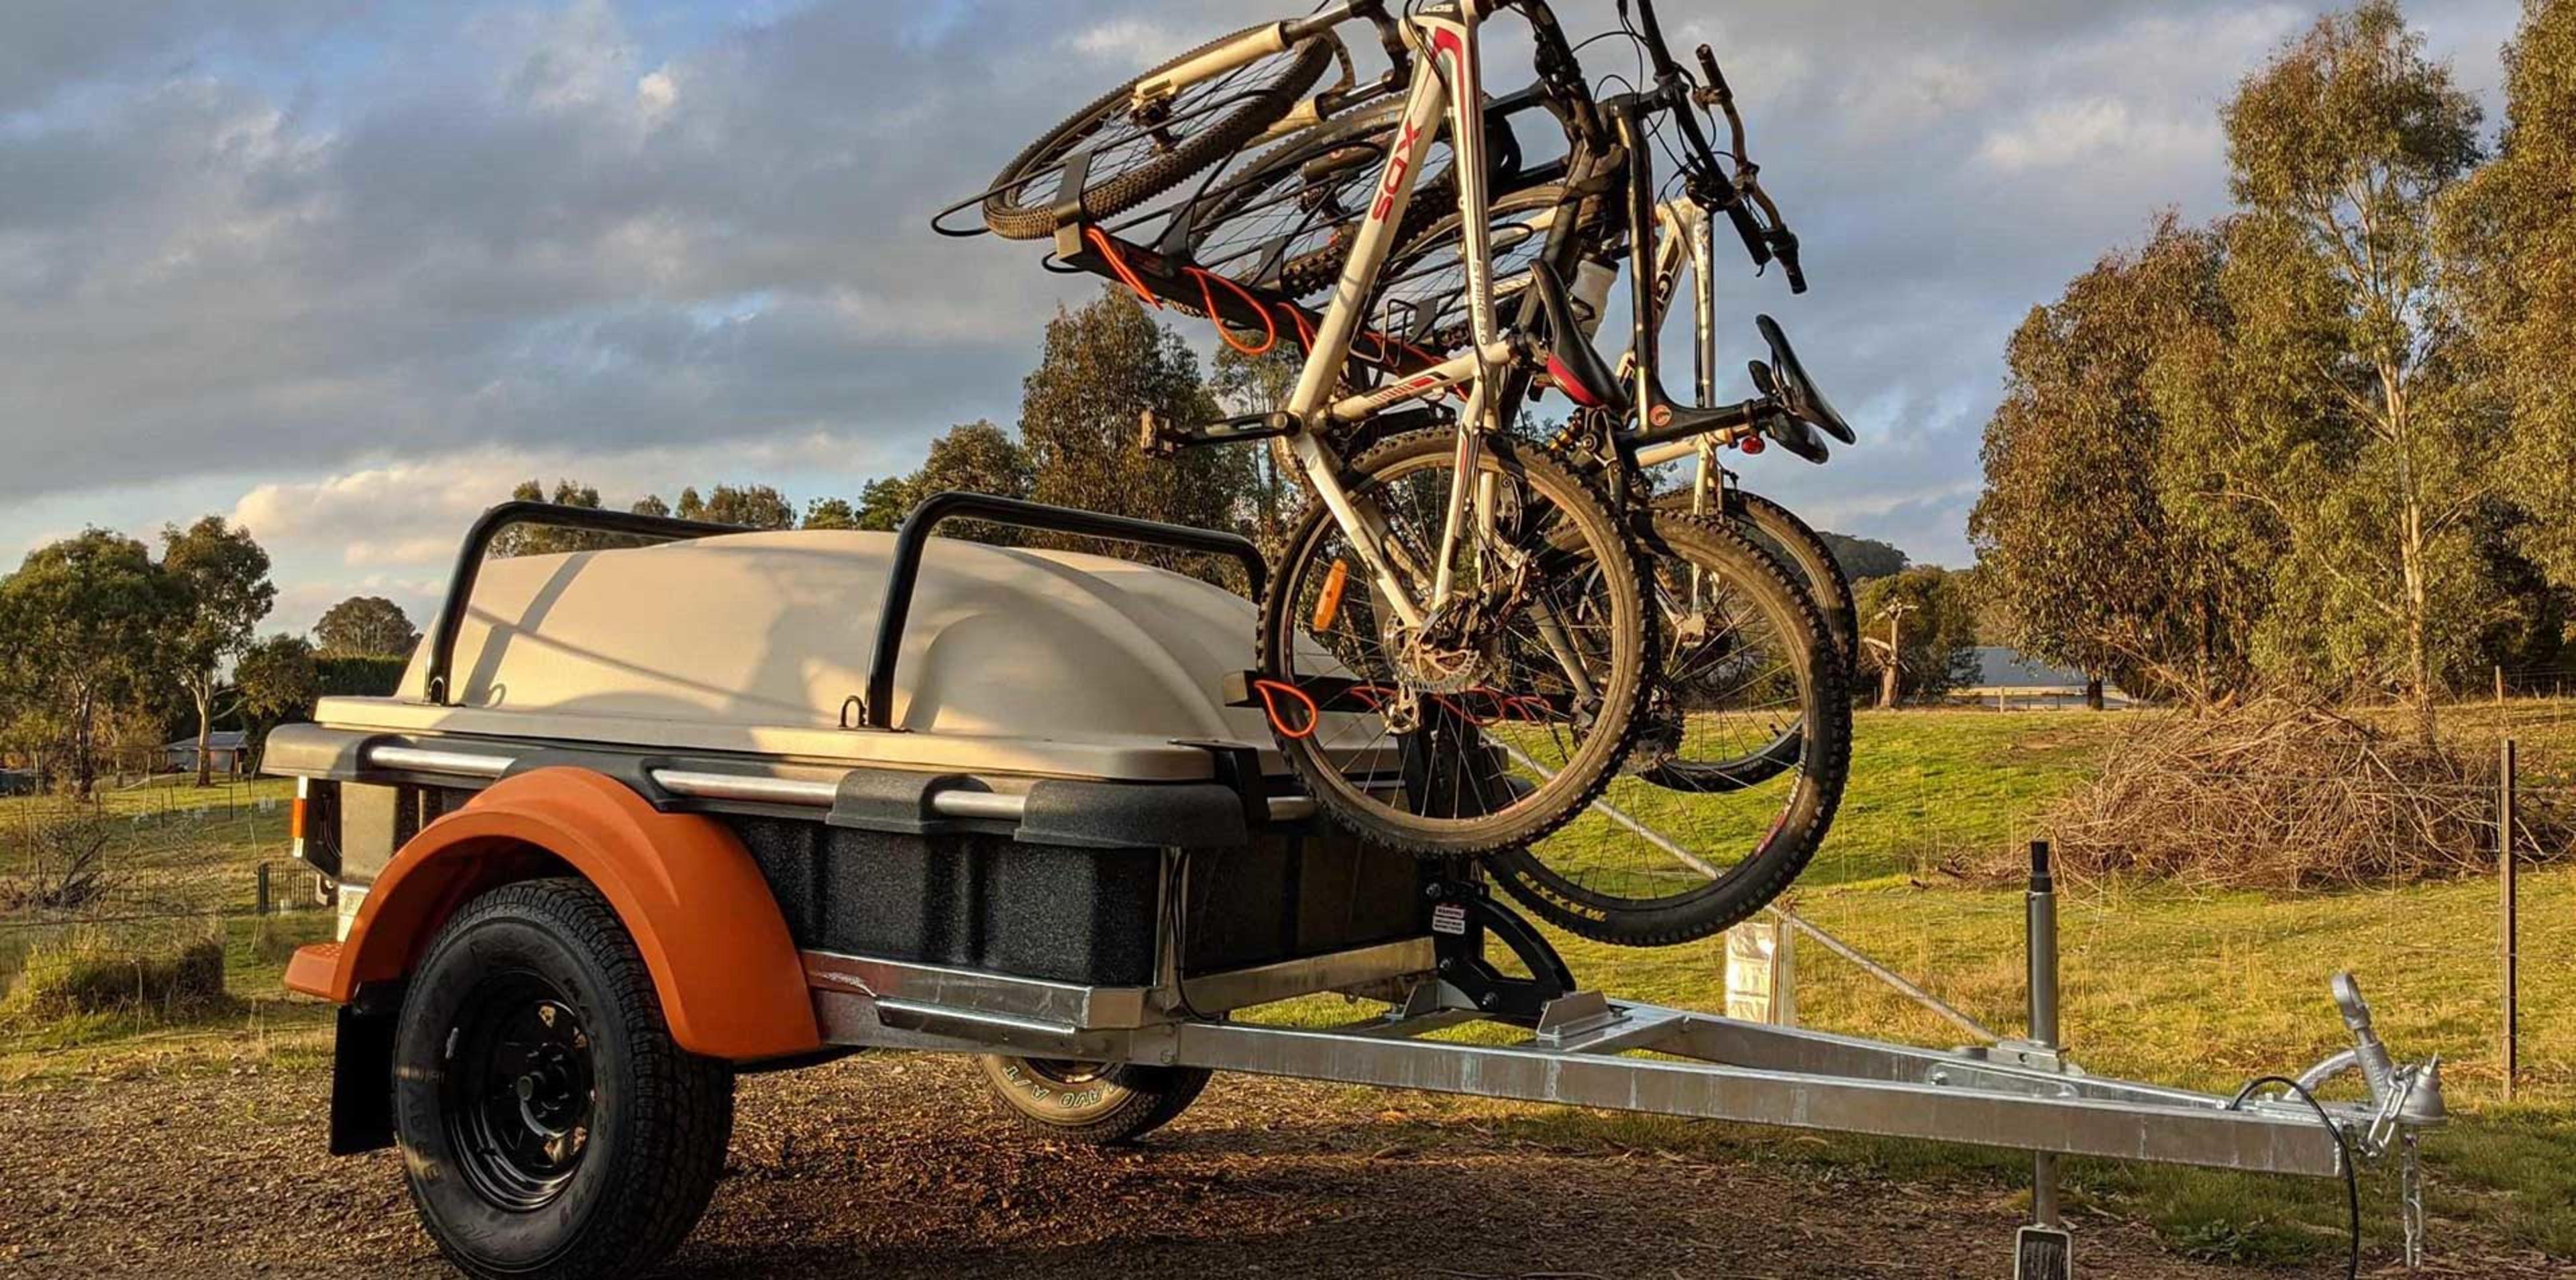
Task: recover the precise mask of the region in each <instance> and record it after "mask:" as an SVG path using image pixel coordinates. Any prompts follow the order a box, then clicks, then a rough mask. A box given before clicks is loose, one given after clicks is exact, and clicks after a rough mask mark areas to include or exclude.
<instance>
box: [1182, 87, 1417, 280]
mask: <svg viewBox="0 0 2576 1280" xmlns="http://www.w3.org/2000/svg"><path fill="white" fill-rule="evenodd" d="M1405 106H1406V103H1405V102H1404V100H1403V99H1400V98H1399V99H1396V100H1394V101H1391V102H1388V103H1386V104H1384V105H1382V106H1379V107H1374V108H1371V109H1368V110H1365V111H1362V112H1360V113H1358V114H1356V115H1353V116H1351V117H1349V118H1347V119H1343V120H1335V121H1330V122H1327V123H1325V124H1322V125H1318V126H1316V127H1315V128H1312V129H1308V130H1306V131H1304V132H1302V133H1299V134H1296V135H1295V136H1293V137H1291V138H1289V139H1288V140H1287V141H1285V142H1282V143H1280V144H1279V145H1277V146H1275V147H1272V148H1271V149H1269V150H1268V151H1265V152H1262V153H1261V154H1260V155H1258V156H1255V157H1253V158H1252V160H1250V161H1249V162H1248V163H1246V164H1244V165H1243V166H1242V167H1241V170H1240V172H1230V173H1228V174H1226V175H1225V178H1224V180H1223V181H1221V182H1219V183H1217V184H1216V185H1215V186H1214V187H1212V188H1210V189H1209V190H1208V191H1207V192H1205V193H1204V194H1202V195H1200V196H1199V197H1198V198H1197V199H1196V200H1193V201H1192V202H1191V204H1190V207H1189V209H1188V210H1187V211H1186V212H1185V213H1184V214H1183V215H1182V217H1183V218H1185V219H1186V220H1187V224H1188V226H1189V228H1190V234H1189V244H1190V259H1191V260H1192V261H1193V262H1196V263H1197V264H1198V265H1200V266H1202V267H1205V268H1207V269H1209V270H1211V271H1214V272H1216V273H1218V274H1220V275H1225V276H1230V277H1234V278H1237V279H1242V280H1244V281H1245V283H1249V284H1253V285H1256V286H1262V287H1267V288H1270V289H1273V290H1275V291H1277V292H1279V293H1280V294H1283V295H1285V296H1287V297H1291V298H1302V297H1305V296H1306V295H1308V294H1311V293H1316V292H1320V291H1322V290H1325V289H1329V288H1331V287H1332V286H1333V285H1334V283H1335V282H1337V281H1338V280H1339V279H1340V278H1341V274H1342V264H1343V262H1344V261H1345V260H1347V259H1348V258H1349V257H1350V252H1351V240H1352V237H1353V235H1354V234H1355V233H1356V230H1357V228H1358V226H1359V221H1360V219H1361V218H1362V217H1363V216H1364V215H1365V214H1366V213H1367V212H1368V207H1369V202H1370V201H1371V199H1372V198H1373V197H1374V196H1375V195H1376V192H1377V188H1378V184H1379V182H1380V181H1382V180H1383V178H1384V176H1385V172H1386V164H1387V161H1386V153H1387V148H1388V147H1389V146H1391V145H1393V139H1394V132H1395V130H1396V128H1397V127H1398V126H1399V125H1400V124H1401V123H1402V121H1403V118H1404V110H1405ZM1447 136H1448V135H1447V134H1446V132H1445V131H1444V132H1443V133H1442V134H1441V135H1440V141H1439V143H1438V144H1437V145H1439V146H1440V147H1441V148H1442V151H1441V153H1440V155H1439V157H1437V158H1435V159H1433V160H1432V161H1430V162H1429V163H1427V164H1426V165H1425V168H1426V170H1427V172H1426V173H1424V174H1423V175H1422V176H1421V177H1420V178H1419V179H1418V180H1417V181H1416V183H1415V185H1414V189H1413V198H1412V200H1411V201H1410V202H1409V203H1407V204H1406V205H1405V209H1404V217H1403V218H1402V219H1401V220H1400V221H1399V222H1398V223H1397V224H1396V233H1395V237H1394V240H1393V243H1394V244H1398V245H1401V244H1404V243H1405V242H1407V241H1409V240H1411V239H1413V238H1414V237H1415V236H1417V235H1419V234H1420V233H1421V231H1422V229H1423V228H1424V227H1427V226H1429V225H1430V224H1431V223H1432V222H1434V221H1437V220H1438V219H1439V218H1440V216H1441V215H1442V214H1443V213H1444V212H1446V213H1449V214H1450V215H1452V216H1455V214H1456V211H1457V207H1458V196H1457V188H1456V187H1455V185H1454V183H1455V181H1456V175H1455V174H1453V173H1452V172H1451V171H1450V167H1449V162H1448V159H1447V151H1446V146H1447V141H1446V140H1447ZM1274 239H1277V240H1284V241H1285V244H1284V245H1282V246H1280V247H1279V250H1278V257H1279V263H1278V266H1277V267H1276V269H1275V270H1273V271H1268V272H1257V273H1255V274H1254V275H1253V276H1251V277H1250V278H1247V277H1246V276H1245V268H1246V267H1247V266H1251V265H1257V263H1252V262H1250V261H1248V260H1249V259H1251V257H1252V255H1253V254H1254V253H1256V252H1258V253H1263V254H1265V255H1266V254H1268V253H1269V252H1270V251H1271V249H1272V244H1271V242H1272V241H1273V240H1274Z"/></svg>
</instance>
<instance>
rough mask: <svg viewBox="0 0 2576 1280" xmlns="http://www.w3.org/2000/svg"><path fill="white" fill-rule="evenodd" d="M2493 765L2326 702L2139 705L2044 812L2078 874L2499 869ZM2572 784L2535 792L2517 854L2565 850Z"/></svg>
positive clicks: (2422, 875) (2200, 878) (2320, 883)
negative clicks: (2170, 711)
mask: <svg viewBox="0 0 2576 1280" xmlns="http://www.w3.org/2000/svg"><path fill="white" fill-rule="evenodd" d="M2496 784H2497V765H2496V762H2495V760H2494V759H2493V758H2492V757H2491V756H2489V755H2487V754H2485V753H2483V752H2477V751H2462V750H2459V749H2458V748H2456V747H2454V746H2451V745H2449V744H2443V745H2437V746H2426V745H2424V744H2423V743H2420V742H2417V741H2414V740H2412V739H2406V738H2397V737H2393V736H2391V735H2389V734H2387V733H2385V732H2383V731H2381V730H2379V729H2377V728H2375V727H2373V726H2371V725H2368V724H2364V723H2362V722H2360V721H2357V720H2353V719H2350V718H2348V717H2346V716H2343V715H2339V714H2337V713H2336V712H2334V711H2332V710H2330V709H2326V708H2323V707H2318V706H2313V705H2308V704H2303V703H2299V702H2295V701H2291V700H2288V699H2284V698H2277V697H2273V698H2259V699H2255V700H2253V701H2250V702H2248V703H2245V704H2243V705H2240V706H2236V707H2232V708H2227V709H2223V710H2219V711H2215V712H2211V713H2208V714H2204V715H2199V716H2181V715H2176V716H2170V717H2159V716H2152V715H2140V716H2139V717H2138V718H2137V723H2136V725H2135V728H2134V730H2133V731H2131V732H2129V733H2125V734H2123V735H2122V736H2121V738H2120V740H2119V741H2118V743H2117V744H2116V745H2115V746H2114V747H2113V748H2112V749H2111V750H2110V752H2109V753H2108V754H2107V755H2106V756H2105V757H2104V759H2103V762H2102V767H2101V772H2100V774H2099V776H2097V777H2096V778H2094V779H2093V780H2092V781H2090V782H2088V783H2086V784H2085V785H2083V786H2082V787H2080V788H2078V789H2077V790H2075V791H2073V792H2071V793H2070V794H2068V795H2067V796H2066V797H2064V798H2063V799H2062V800H2060V801H2059V802H2058V803H2057V804H2056V805H2055V806H2054V807H2053V808H2052V809H2051V810H2050V811H2049V812H2048V813H2047V814H2046V815H2045V817H2044V819H2043V823H2042V825H2043V828H2044V829H2046V830H2048V831H2049V833H2050V834H2051V836H2052V837H2053V839H2054V841H2055V844H2056V849H2057V861H2058V865H2059V866H2060V867H2061V868H2063V869H2065V870H2066V871H2067V872H2069V873H2070V874H2073V875H2075V876H2077V877H2079V878H2086V877H2090V878H2101V877H2108V876H2120V875H2133V876H2147V877H2154V878H2160V879H2167V880H2173V881H2178V882H2181V883H2184V884H2189V885H2195V886H2206V887H2223V888H2273V889H2291V888H2333V887H2344V886H2358V885H2385V884H2390V883H2405V882H2413V881H2419V880H2433V879H2442V878H2446V877H2452V876H2462V875H2470V874H2476V873H2480V872H2488V871H2493V870H2494V869H2495V865H2496V861H2495V837H2496V790H2497V786H2496ZM2571 816H2576V815H2571V814H2570V813H2569V811H2568V806H2567V804H2566V802H2565V800H2564V798H2563V797H2553V796H2548V795H2532V796H2526V797H2525V798H2524V800H2523V803H2522V804H2521V806H2520V812H2519V818H2520V822H2521V824H2522V827H2523V829H2524V832H2525V834H2524V836H2523V843H2522V849H2523V853H2524V856H2526V857H2528V856H2531V854H2532V853H2533V851H2534V850H2548V851H2556V850H2564V849H2566V848H2568V845H2569V839H2570V836H2571V835H2576V822H2571Z"/></svg>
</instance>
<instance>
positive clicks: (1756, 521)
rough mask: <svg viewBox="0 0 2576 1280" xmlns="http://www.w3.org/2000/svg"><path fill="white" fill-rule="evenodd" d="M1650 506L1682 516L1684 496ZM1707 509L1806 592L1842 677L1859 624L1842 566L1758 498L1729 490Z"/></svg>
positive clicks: (1794, 521)
mask: <svg viewBox="0 0 2576 1280" xmlns="http://www.w3.org/2000/svg"><path fill="white" fill-rule="evenodd" d="M1655 505H1656V506H1657V507H1658V508H1660V509H1662V510H1665V511H1672V512H1676V513H1687V512H1689V510H1690V494H1689V492H1688V491H1683V492H1681V493H1669V494H1666V495H1664V496H1663V497H1661V498H1658V499H1656V500H1655ZM1711 505H1712V506H1713V507H1718V508H1719V509H1720V510H1722V511H1723V512H1724V513H1725V515H1726V518H1727V519H1728V520H1729V521H1731V522H1733V523H1734V524H1735V525H1736V526H1737V527H1738V528H1741V529H1743V530H1744V531H1746V532H1748V533H1750V534H1752V535H1753V541H1754V542H1755V543H1757V544H1759V545H1760V546H1761V548H1762V549H1763V550H1765V551H1768V552H1770V553H1771V554H1772V555H1773V556H1774V557H1776V558H1777V559H1778V560H1779V561H1780V565H1781V567H1782V568H1785V569H1787V570H1789V572H1790V576H1791V577H1793V578H1795V579H1797V580H1798V583H1799V585H1800V586H1803V587H1805V588H1806V589H1807V596H1808V598H1809V599H1812V600H1814V601H1815V602H1816V611H1817V612H1818V613H1821V614H1823V615H1824V619H1825V631H1826V633H1827V634H1828V635H1830V636H1832V637H1833V642H1834V652H1835V653H1837V654H1840V655H1842V660H1843V671H1844V674H1845V678H1847V679H1848V678H1849V674H1850V672H1851V670H1852V660H1853V657H1854V656H1855V650H1856V647H1857V646H1858V644H1859V639H1858V637H1859V635H1860V622H1859V615H1858V612H1857V611H1856V609H1855V607H1854V606H1853V604H1852V587H1851V579H1850V578H1849V577H1847V576H1845V575H1844V573H1843V566H1842V562H1841V561H1839V560H1836V559H1835V558H1834V549H1833V547H1832V546H1830V545H1828V544H1827V543H1826V542H1825V540H1824V538H1823V536H1821V535H1819V534H1818V533H1817V532H1816V530H1815V527H1814V526H1813V525H1810V524H1808V523H1807V522H1806V521H1804V520H1802V519H1799V518H1798V515H1797V513H1796V512H1793V511H1791V510H1789V509H1788V508H1787V507H1784V506H1781V505H1780V504H1779V503H1777V502H1773V501H1772V500H1770V499H1769V498H1765V497H1763V496H1762V495H1761V494H1758V493H1754V492H1751V491H1749V490H1745V489H1734V488H1731V489H1729V490H1727V492H1726V496H1725V498H1724V500H1723V503H1722V504H1721V503H1719V502H1717V501H1716V500H1715V496H1714V495H1712V502H1711Z"/></svg>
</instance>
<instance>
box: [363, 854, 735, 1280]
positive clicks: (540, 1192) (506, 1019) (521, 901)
mask: <svg viewBox="0 0 2576 1280" xmlns="http://www.w3.org/2000/svg"><path fill="white" fill-rule="evenodd" d="M530 1001H533V1002H534V1003H527V1002H530ZM530 1010H533V1011H534V1020H533V1021H532V1022H531V1021H529V1020H528V1016H527V1015H528V1014H529V1012H530ZM566 1022H569V1023H570V1024H571V1026H570V1030H569V1031H565V1030H563V1026H564V1023H566ZM537 1028H543V1031H542V1032H540V1033H538V1034H533V1035H531V1034H526V1033H527V1032H530V1031H534V1030H535V1029H537ZM514 1036H516V1037H518V1038H513V1037H514ZM548 1037H552V1039H551V1040H550V1041H549V1040H548ZM540 1041H547V1043H544V1044H543V1045H542V1046H539V1045H538V1042H540ZM514 1070H515V1071H516V1072H517V1073H518V1074H517V1075H516V1077H515V1080H514V1081H510V1083H512V1084H513V1085H514V1087H513V1088H510V1089H508V1090H506V1091H504V1090H502V1089H500V1088H499V1087H498V1086H499V1084H500V1083H501V1082H504V1081H505V1080H508V1078H509V1077H510V1074H511V1072H512V1071H514ZM513 1105H515V1107H516V1109H517V1113H518V1120H519V1123H520V1124H521V1125H522V1126H524V1127H525V1132H511V1131H509V1130H508V1116H507V1115H506V1114H505V1113H506V1112H508V1111H509V1110H510V1108H511V1107H512V1106H513ZM496 1117H499V1118H498V1119H496ZM394 1128H395V1136H396V1139H397V1140H398V1141H399V1142H400V1144H401V1146H402V1151H403V1165H404V1172H405V1177H406V1180H407V1181H408V1182H409V1184H410V1187H411V1196H412V1203H413V1204H414V1205H415V1206H416V1207H417V1208H418V1209H419V1211H420V1217H421V1222H422V1224H423V1225H425V1226H426V1227H427V1228H428V1229H429V1233H430V1237H431V1238H432V1239H434V1240H436V1241H437V1242H438V1249H439V1252H440V1253H442V1254H444V1255H445V1256H446V1258H447V1260H448V1261H449V1262H451V1263H453V1264H455V1266H456V1267H457V1269H459V1270H461V1271H464V1272H465V1273H467V1274H469V1275H473V1276H481V1277H515V1276H531V1275H543V1276H549V1277H572V1278H580V1277H594V1276H596V1277H609V1276H616V1277H623V1276H629V1275H633V1274H637V1273H639V1272H642V1271H645V1270H648V1269H650V1268H651V1267H652V1266H653V1265H654V1264H655V1263H657V1262H659V1261H661V1260H662V1259H663V1258H665V1257H667V1256H668V1255H669V1254H670V1253H671V1251H672V1250H674V1249H676V1248H678V1247H679V1244H680V1240H681V1238H682V1237H684V1236H686V1235H687V1234H688V1232H689V1229H690V1228H691V1227H692V1226H694V1225H696V1223H697V1220H698V1217H699V1215H700V1214H702V1213H704V1212H705V1211H706V1207H707V1200H708V1197H709V1196H710V1195H712V1194H713V1193H714V1191H715V1185H716V1179H717V1177H718V1176H719V1175H720V1174H722V1173H723V1171H724V1158H725V1144H726V1142H727V1141H728V1140H729V1139H730V1137H731V1136H732V1132H733V1068H732V1066H731V1064H729V1063H725V1062H722V1061H718V1060H714V1059H709V1058H701V1057H697V1056H695V1055H693V1054H690V1053H687V1052H685V1051H683V1050H682V1049H680V1048H679V1046H677V1045H675V1044H673V1043H672V1041H671V1033H670V1029H669V1027H668V1026H667V1025H666V1024H665V1022H664V1021H663V1017H662V1004H661V999H660V997H659V996H658V995H656V994H655V992H654V989H653V979H652V975H651V974H650V973H649V972H647V970H646V969H645V967H644V958H643V957H642V955H640V954H638V953H637V951H636V949H635V941H634V939H633V938H631V937H629V936H628V935H627V932H626V929H625V927H624V926H623V925H621V924H620V923H619V922H618V919H617V915H616V912H615V911H613V910H611V909H610V907H609V905H608V902H607V900H606V899H604V898H602V897H601V896H600V895H599V891H598V890H596V889H594V888H592V887H591V886H590V885H589V884H588V883H586V882H584V881H581V880H578V879H569V878H566V879H547V880H527V881H521V882H519V883H516V884H510V885H505V886H503V887H501V888H498V889H494V890H492V891H491V892H489V893H486V894H484V895H483V896H481V897H478V898H476V899H474V900H473V901H471V902H469V903H467V904H465V906H464V907H463V908H462V909H460V910H459V911H458V912H457V913H456V916H455V918H453V919H451V920H450V921H448V923H447V925H446V926H445V927H444V928H442V929H440V930H439V932H438V936H437V937H436V938H435V939H434V940H432V942H431V943H430V947H429V952H428V954H427V955H425V956H424V957H423V958H422V960H421V963H420V966H419V968H418V970H417V971H416V972H415V973H414V975H413V978H412V983H411V988H410V991H409V994H408V995H407V996H406V998H405V999H404V1002H403V1009H402V1014H401V1018H400V1022H399V1024H398V1027H397V1029H396V1032H395V1043H394ZM549 1134H555V1135H559V1136H551V1137H549V1136H547V1135H549ZM531 1137H534V1138H538V1139H540V1141H539V1142H538V1143H537V1144H536V1146H535V1149H534V1150H530V1149H528V1147H527V1145H526V1140H527V1139H529V1138H531ZM505 1147H506V1148H508V1149H507V1150H504V1148H505ZM532 1171H533V1172H532Z"/></svg>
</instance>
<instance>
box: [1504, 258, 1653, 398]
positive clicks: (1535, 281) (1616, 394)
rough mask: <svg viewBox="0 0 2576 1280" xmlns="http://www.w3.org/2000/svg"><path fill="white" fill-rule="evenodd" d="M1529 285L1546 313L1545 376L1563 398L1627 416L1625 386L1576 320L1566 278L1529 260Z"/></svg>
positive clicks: (1546, 266)
mask: <svg viewBox="0 0 2576 1280" xmlns="http://www.w3.org/2000/svg"><path fill="white" fill-rule="evenodd" d="M1529 274H1530V287H1531V288H1533V289H1536V290H1537V291H1538V305H1539V310H1540V311H1542V312H1544V313H1546V315H1547V332H1548V352H1547V372H1548V376H1549V377H1551V378H1554V379H1555V380H1556V385H1557V386H1558V387H1560V388H1562V389H1563V390H1564V391H1565V395H1566V398H1567V399H1569V400H1572V401H1573V402H1575V403H1576V404H1579V405H1582V406H1583V407H1585V408H1587V409H1594V408H1598V409H1606V410H1608V411H1609V412H1610V416H1611V417H1612V418H1613V419H1614V420H1615V419H1618V418H1622V417H1625V416H1627V413H1628V407H1629V406H1628V389H1627V388H1626V387H1624V386H1621V385H1620V383H1619V375H1618V373H1617V372H1616V371H1615V370H1613V369H1611V367H1610V362H1609V361H1607V360H1604V359H1602V358H1601V353H1600V352H1599V351H1598V350H1595V349H1594V348H1593V345H1592V343H1591V341H1590V340H1589V339H1587V338H1585V337H1584V336H1583V335H1584V330H1583V326H1582V325H1581V324H1578V323H1576V321H1575V317H1574V304H1573V303H1571V302H1568V301H1567V300H1566V297H1565V282H1564V281H1562V280H1559V279H1557V278H1556V272H1555V271H1554V270H1553V269H1551V268H1550V267H1549V266H1548V265H1547V264H1546V263H1544V262H1533V263H1531V264H1530V273H1529Z"/></svg>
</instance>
